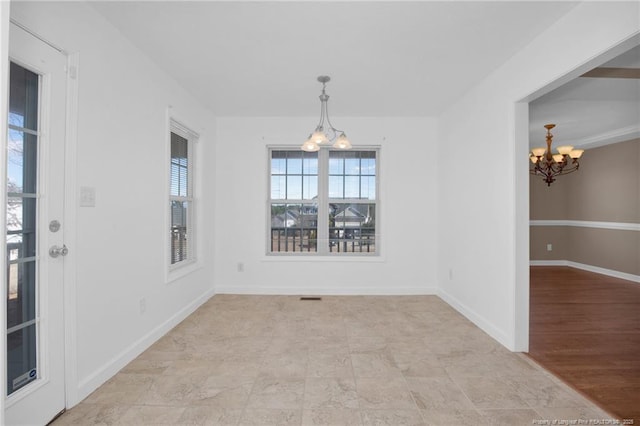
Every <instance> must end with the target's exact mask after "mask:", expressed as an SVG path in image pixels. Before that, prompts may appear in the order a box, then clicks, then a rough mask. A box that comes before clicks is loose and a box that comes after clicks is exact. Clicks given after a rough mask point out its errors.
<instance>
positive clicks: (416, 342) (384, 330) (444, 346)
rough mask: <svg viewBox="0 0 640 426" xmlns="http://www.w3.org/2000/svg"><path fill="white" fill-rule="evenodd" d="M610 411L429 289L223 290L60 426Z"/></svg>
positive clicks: (412, 419)
mask: <svg viewBox="0 0 640 426" xmlns="http://www.w3.org/2000/svg"><path fill="white" fill-rule="evenodd" d="M609 418H610V416H608V415H607V414H606V413H605V412H603V411H601V410H599V409H598V408H597V407H596V406H594V405H593V404H591V403H590V402H589V401H587V400H585V399H584V398H582V397H581V396H580V395H578V394H577V393H576V392H574V391H572V390H571V389H570V388H568V387H567V386H565V385H564V384H563V383H561V382H560V381H559V380H557V379H556V378H555V377H553V376H551V375H550V374H549V373H547V372H546V371H544V370H543V369H541V368H540V367H538V366H537V365H536V364H534V363H533V362H532V361H530V360H529V359H528V358H527V357H526V356H524V355H522V354H514V353H511V352H509V351H508V350H506V349H505V348H503V347H502V346H501V345H499V344H498V343H497V342H495V341H494V340H493V339H492V338H490V337H489V336H487V335H486V334H485V333H484V332H482V331H481V330H480V329H478V328H477V327H476V326H474V325H473V324H472V323H470V322H469V321H468V320H466V319H465V318H464V317H463V316H461V315H460V314H458V313H457V312H456V311H454V310H453V309H452V308H451V307H449V306H448V305H447V304H446V303H444V302H443V301H442V300H440V299H439V298H438V297H435V296H418V297H416V296H407V297H359V296H353V297H324V298H323V300H322V301H300V300H299V298H298V297H293V296H234V295H218V296H215V297H213V298H212V299H210V300H209V301H208V302H207V303H205V304H204V305H203V306H202V307H201V308H200V309H198V310H197V311H196V312H195V313H194V314H193V315H191V316H190V317H189V318H187V319H186V320H185V321H183V322H182V323H181V324H179V325H178V326H177V327H176V328H175V329H173V330H172V331H171V332H169V333H168V334H167V335H166V336H164V337H163V338H161V339H160V340H159V341H157V342H156V343H155V344H154V345H153V346H151V347H150V348H149V349H148V350H147V351H145V352H144V353H143V354H142V355H140V356H139V357H138V358H137V359H135V360H134V361H132V362H131V363H130V364H129V365H127V366H126V367H125V368H124V369H123V370H122V371H120V372H119V373H118V374H117V375H116V376H115V377H113V378H112V379H111V380H109V381H108V382H107V383H105V384H104V385H103V386H102V387H100V388H99V389H97V390H96V391H95V392H93V393H92V394H91V395H90V396H89V397H87V398H86V399H85V400H84V401H82V402H81V403H80V404H79V405H77V406H76V407H74V408H73V409H71V410H69V411H68V412H67V413H65V414H64V415H62V416H61V417H60V418H59V419H58V420H56V421H55V422H54V426H63V425H98V424H100V425H103V424H117V425H166V424H168V425H265V426H266V425H333V426H337V425H474V426H475V425H509V426H511V425H532V424H544V421H546V420H548V421H549V423H548V424H553V423H552V421H553V420H578V419H583V420H588V419H609ZM601 424H603V423H601Z"/></svg>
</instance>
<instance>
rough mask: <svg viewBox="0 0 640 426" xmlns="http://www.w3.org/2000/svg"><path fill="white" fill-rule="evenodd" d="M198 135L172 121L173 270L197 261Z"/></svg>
mask: <svg viewBox="0 0 640 426" xmlns="http://www.w3.org/2000/svg"><path fill="white" fill-rule="evenodd" d="M197 139H198V135H197V134H196V133H195V132H193V131H191V130H189V129H188V128H186V127H184V126H182V125H181V124H180V123H178V122H176V121H174V120H171V122H170V144H171V148H170V153H171V154H170V161H169V167H170V181H169V218H170V224H169V261H170V263H169V265H170V269H175V268H177V267H179V266H182V265H186V264H190V263H192V262H194V261H195V260H196V253H195V248H196V245H195V241H194V235H195V232H194V226H195V199H194V191H193V186H194V182H193V181H194V173H193V164H194V158H193V157H194V143H195V142H196V141H197Z"/></svg>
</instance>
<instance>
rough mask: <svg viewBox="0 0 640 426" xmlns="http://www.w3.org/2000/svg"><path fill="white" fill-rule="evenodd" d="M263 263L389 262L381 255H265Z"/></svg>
mask: <svg viewBox="0 0 640 426" xmlns="http://www.w3.org/2000/svg"><path fill="white" fill-rule="evenodd" d="M261 261H262V262H310V263H315V262H340V263H343V262H347V263H349V262H351V263H360V262H362V263H384V262H386V261H387V259H386V258H385V257H384V256H380V255H371V256H367V255H364V256H359V255H350V256H318V255H305V254H298V255H295V254H287V255H279V254H269V255H265V256H264V257H263V258H262V260H261Z"/></svg>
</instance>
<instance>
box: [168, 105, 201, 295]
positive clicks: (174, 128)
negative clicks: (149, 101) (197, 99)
mask: <svg viewBox="0 0 640 426" xmlns="http://www.w3.org/2000/svg"><path fill="white" fill-rule="evenodd" d="M171 133H175V134H176V135H178V136H181V137H183V138H185V139H187V144H188V145H187V152H188V160H187V167H188V174H189V182H188V185H189V187H188V193H189V196H187V197H174V196H171ZM199 139H200V135H199V134H198V133H197V132H195V131H193V130H191V129H190V128H189V127H188V126H186V125H184V124H183V123H182V122H181V121H179V120H177V119H176V118H175V117H173V116H172V115H169V117H168V129H167V132H166V141H167V142H166V153H167V155H166V158H167V159H168V160H169V161H168V164H167V167H166V171H167V172H166V173H167V174H166V179H165V181H166V185H167V186H166V191H165V193H166V194H167V195H168V200H169V201H171V200H179V201H188V202H190V209H189V211H188V216H187V229H188V230H189V235H190V236H189V239H188V240H187V244H188V246H187V259H185V260H183V261H181V262H178V263H174V264H172V263H171V236H170V235H169V232H167V231H168V230H169V229H170V228H171V203H166V201H165V205H166V206H167V207H166V210H165V212H166V213H165V217H166V220H165V226H164V229H163V232H164V235H165V236H166V237H165V244H164V246H165V250H164V262H165V264H166V265H167V267H166V274H165V278H166V279H165V281H166V282H167V283H170V282H172V281H175V280H177V279H179V278H182V277H183V276H185V275H188V274H190V273H192V272H194V271H195V270H197V269H199V268H201V267H202V265H201V263H200V256H199V244H198V241H197V235H198V234H197V228H198V223H199V221H200V215H199V202H198V199H197V196H196V195H197V192H196V188H197V187H198V178H197V176H198V175H197V171H196V167H195V165H196V163H197V157H198V154H197V146H196V143H197V142H198V141H199Z"/></svg>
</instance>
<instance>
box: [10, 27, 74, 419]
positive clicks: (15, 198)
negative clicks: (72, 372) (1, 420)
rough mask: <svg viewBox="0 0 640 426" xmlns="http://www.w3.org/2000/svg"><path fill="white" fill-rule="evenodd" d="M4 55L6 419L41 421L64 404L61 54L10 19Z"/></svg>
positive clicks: (63, 78) (63, 80)
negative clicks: (6, 69) (6, 111)
mask: <svg viewBox="0 0 640 426" xmlns="http://www.w3.org/2000/svg"><path fill="white" fill-rule="evenodd" d="M9 60H10V70H9V80H10V82H9V94H8V95H9V116H8V117H6V118H3V119H8V129H9V131H8V137H7V139H6V141H7V145H6V146H5V149H7V164H6V165H5V166H6V167H4V170H6V177H7V206H6V209H7V210H6V211H7V224H6V227H5V229H6V244H7V269H8V271H7V272H6V273H7V278H8V280H7V287H8V291H7V321H6V342H7V353H6V365H5V368H6V372H7V383H5V384H4V391H5V392H4V395H5V398H6V401H5V421H6V424H7V425H14V424H15V425H18V424H26V425H45V424H47V423H48V422H49V421H50V420H51V419H53V418H54V417H55V416H56V415H57V414H58V413H60V412H61V411H62V410H64V408H65V393H64V385H65V383H64V378H65V374H64V317H63V301H64V298H63V272H64V270H63V267H64V255H66V250H64V249H63V248H64V238H63V237H64V225H65V224H64V223H62V222H63V221H62V219H63V202H64V199H63V197H64V138H65V96H66V73H65V65H66V56H65V55H63V54H62V53H60V52H58V51H57V50H55V49H53V48H52V47H50V46H49V45H47V44H46V43H44V42H42V41H40V40H38V39H36V38H35V37H33V36H31V35H30V34H28V33H27V32H25V31H24V30H22V29H20V28H18V27H17V26H15V25H13V24H12V25H11V29H10V36H9ZM3 96H4V94H3ZM55 221H57V222H58V223H59V226H58V225H56V222H55ZM56 228H58V229H56ZM56 247H57V249H56ZM51 248H54V250H53V253H52V254H53V256H52V255H50V253H49V251H50V249H51ZM56 254H57V256H56ZM54 256H55V257H54Z"/></svg>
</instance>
